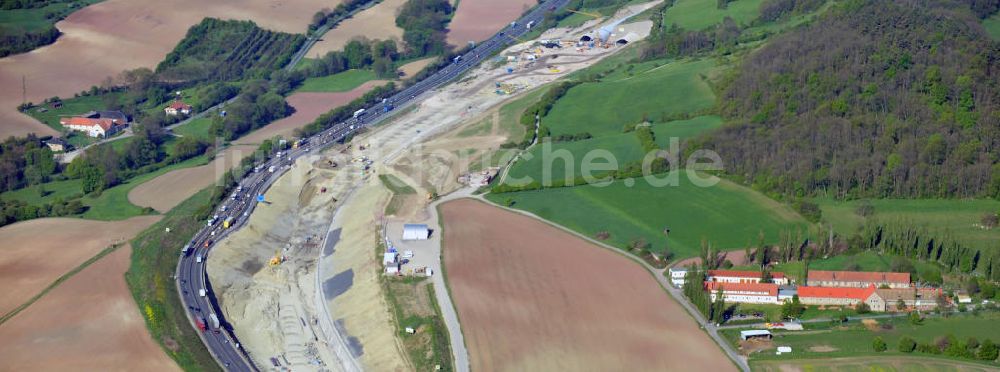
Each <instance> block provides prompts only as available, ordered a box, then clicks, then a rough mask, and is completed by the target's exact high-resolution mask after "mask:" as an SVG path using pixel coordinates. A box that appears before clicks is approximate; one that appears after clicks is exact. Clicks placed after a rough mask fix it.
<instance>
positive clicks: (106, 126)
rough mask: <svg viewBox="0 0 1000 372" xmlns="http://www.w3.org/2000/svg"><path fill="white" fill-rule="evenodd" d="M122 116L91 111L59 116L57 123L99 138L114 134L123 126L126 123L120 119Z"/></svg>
mask: <svg viewBox="0 0 1000 372" xmlns="http://www.w3.org/2000/svg"><path fill="white" fill-rule="evenodd" d="M123 117H124V115H121V116H120V117H119V116H117V115H108V116H105V115H100V114H96V113H93V114H88V115H84V116H72V117H66V118H60V119H59V124H61V125H62V126H63V127H66V129H69V130H73V131H78V132H84V133H87V135H88V136H91V137H96V138H101V137H107V136H110V135H112V134H115V133H117V132H118V131H119V130H121V129H123V128H125V126H126V125H127V124H128V123H127V122H125V121H124V120H122V118H123Z"/></svg>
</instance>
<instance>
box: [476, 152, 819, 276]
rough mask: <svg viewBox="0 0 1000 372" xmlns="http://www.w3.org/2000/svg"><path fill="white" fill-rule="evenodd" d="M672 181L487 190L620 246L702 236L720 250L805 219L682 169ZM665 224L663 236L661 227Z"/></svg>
mask: <svg viewBox="0 0 1000 372" xmlns="http://www.w3.org/2000/svg"><path fill="white" fill-rule="evenodd" d="M679 181H680V182H679V186H667V187H653V186H651V185H649V184H648V183H647V182H645V181H644V180H641V179H640V180H637V182H636V183H635V185H634V186H633V187H631V188H629V187H626V186H625V184H624V181H616V182H614V183H612V184H611V185H609V186H605V187H598V186H577V187H569V188H554V189H546V190H541V191H527V192H517V193H504V194H490V195H488V196H487V197H488V198H489V199H490V200H492V201H493V202H496V203H499V204H502V205H505V204H507V202H508V201H512V202H513V203H514V204H513V207H514V208H518V209H523V210H526V211H529V212H532V213H535V214H537V215H538V216H540V217H542V218H545V219H547V220H550V221H553V222H556V223H558V224H560V225H563V226H566V227H568V228H570V229H573V230H575V231H578V232H580V233H582V234H584V235H587V236H591V237H594V236H595V235H596V234H597V233H598V232H601V231H607V232H609V233H610V238H609V239H608V240H607V242H608V243H609V244H612V245H615V246H618V247H624V246H626V245H627V244H628V243H629V242H630V241H631V240H633V239H636V238H643V239H646V240H647V241H649V242H650V243H652V246H653V249H654V250H657V251H661V250H663V248H664V247H666V246H667V245H668V243H669V249H670V251H671V252H673V253H674V254H675V256H676V257H677V258H684V257H691V256H696V255H697V254H698V252H699V250H700V246H701V241H702V239H703V238H704V239H706V240H707V241H709V242H711V243H712V244H713V246H715V247H718V248H722V249H739V248H741V247H744V246H745V245H746V244H747V243H750V242H753V241H756V239H757V235H758V233H759V232H761V231H763V232H764V235H765V239H766V240H768V241H771V242H776V241H777V240H778V234H779V232H780V231H781V230H782V229H786V230H787V229H792V230H794V229H795V228H796V227H801V228H805V226H806V225H807V223H806V222H805V220H803V219H802V217H800V216H799V215H798V214H796V213H795V212H793V211H792V210H790V209H789V208H787V207H786V206H784V205H782V204H780V203H778V202H775V201H773V200H771V199H768V198H767V197H765V196H764V195H762V194H760V193H757V192H755V191H753V190H750V189H748V188H745V187H741V186H738V185H735V184H732V183H730V182H727V181H722V182H720V183H719V184H717V185H715V186H713V187H704V188H703V187H698V186H695V185H694V184H692V183H691V182H690V181H689V180H688V178H687V176H686V175H684V174H683V172H682V174H681V175H680V177H679ZM668 227H669V228H670V237H669V239H668V238H667V237H666V236H665V235H664V234H663V230H664V228H668Z"/></svg>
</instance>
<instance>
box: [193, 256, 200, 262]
mask: <svg viewBox="0 0 1000 372" xmlns="http://www.w3.org/2000/svg"><path fill="white" fill-rule="evenodd" d="M194 262H197V263H201V255H200V254H199V255H197V256H195V257H194Z"/></svg>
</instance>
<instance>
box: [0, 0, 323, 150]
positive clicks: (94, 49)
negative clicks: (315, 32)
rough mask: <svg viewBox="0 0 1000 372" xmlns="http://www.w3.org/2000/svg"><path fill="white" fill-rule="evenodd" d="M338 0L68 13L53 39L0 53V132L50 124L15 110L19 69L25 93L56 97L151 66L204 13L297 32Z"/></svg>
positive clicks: (230, 1) (157, 5)
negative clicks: (19, 51)
mask: <svg viewBox="0 0 1000 372" xmlns="http://www.w3.org/2000/svg"><path fill="white" fill-rule="evenodd" d="M337 3H339V1H338V0H334V1H323V0H304V1H282V0H216V1H208V2H206V1H199V0H175V1H171V2H170V3H169V4H164V3H163V2H161V1H155V0H107V1H104V2H101V3H98V4H95V5H91V6H88V7H86V8H84V9H82V10H80V11H78V12H75V13H73V14H72V15H70V16H69V17H67V18H66V19H65V20H63V21H61V22H59V23H57V24H56V27H58V28H59V30H60V31H62V32H63V35H62V36H60V37H59V40H57V41H56V42H55V43H54V44H52V45H49V46H46V47H43V48H40V49H37V50H34V51H32V52H29V53H25V54H19V55H15V56H11V57H7V58H3V59H0V86H2V87H5V88H8V89H3V90H0V123H2V124H0V137H6V136H8V135H25V134H27V133H30V132H35V133H43V134H55V131H53V130H52V129H50V128H48V127H47V126H45V125H43V124H41V123H38V122H36V121H35V120H33V119H31V118H30V117H28V116H26V115H24V114H21V113H19V112H17V110H16V107H17V105H18V104H20V103H21V89H14V87H17V88H20V87H21V79H22V76H23V77H24V78H25V80H26V86H27V99H28V101H32V102H39V101H41V100H42V99H45V98H48V97H52V96H60V97H71V96H72V95H73V94H74V93H77V92H80V91H82V90H85V89H88V88H90V87H91V86H92V85H100V83H101V81H102V80H104V78H106V77H108V76H112V77H113V76H117V75H118V74H119V73H120V72H122V71H123V70H126V69H133V68H137V67H150V68H152V67H154V66H156V64H157V63H159V62H160V61H161V60H163V57H164V56H166V54H167V53H168V52H170V50H171V49H173V48H174V46H175V45H176V44H177V42H179V41H180V40H181V39H182V38H183V37H184V34H185V33H186V32H187V30H188V28H189V27H191V26H192V25H194V24H195V23H198V22H200V21H201V20H202V18H204V17H216V18H223V19H250V20H253V21H255V22H257V24H259V25H261V26H262V27H265V28H269V29H274V30H279V31H285V32H293V33H303V32H305V30H306V26H307V25H308V24H309V22H310V20H311V17H312V16H313V14H314V13H316V11H318V10H320V9H322V8H324V7H326V8H332V7H334V6H336V5H337Z"/></svg>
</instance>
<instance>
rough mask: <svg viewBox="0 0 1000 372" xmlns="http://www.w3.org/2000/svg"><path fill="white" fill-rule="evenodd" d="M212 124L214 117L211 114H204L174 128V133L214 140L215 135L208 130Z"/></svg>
mask: <svg viewBox="0 0 1000 372" xmlns="http://www.w3.org/2000/svg"><path fill="white" fill-rule="evenodd" d="M211 126H212V118H211V117H210V116H203V117H200V118H197V119H194V120H191V122H189V123H187V124H184V125H181V126H179V127H177V128H174V133H177V134H178V135H181V136H185V137H187V136H191V137H194V138H198V139H200V140H203V141H210V142H211V141H212V140H213V139H214V138H215V136H213V135H212V134H211V133H209V132H208V130H209V128H210V127H211Z"/></svg>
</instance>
